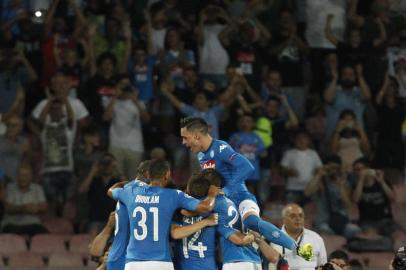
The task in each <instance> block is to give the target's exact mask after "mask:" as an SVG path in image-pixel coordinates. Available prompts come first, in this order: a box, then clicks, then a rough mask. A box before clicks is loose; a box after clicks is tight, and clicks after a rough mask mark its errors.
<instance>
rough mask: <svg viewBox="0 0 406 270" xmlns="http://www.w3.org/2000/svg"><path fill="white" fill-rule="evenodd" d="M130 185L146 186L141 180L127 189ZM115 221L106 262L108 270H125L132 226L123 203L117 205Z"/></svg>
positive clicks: (132, 182)
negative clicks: (112, 238)
mask: <svg viewBox="0 0 406 270" xmlns="http://www.w3.org/2000/svg"><path fill="white" fill-rule="evenodd" d="M130 185H136V186H143V185H146V184H145V183H143V182H141V181H139V180H134V181H131V182H130V183H128V184H127V185H126V187H127V186H130ZM115 221H116V224H115V226H114V240H113V243H112V244H111V247H110V250H109V255H108V257H107V261H106V263H107V270H123V269H124V266H125V253H126V249H127V245H128V240H129V236H130V226H129V220H128V211H127V207H126V206H125V205H124V204H123V203H121V202H117V205H116V211H115Z"/></svg>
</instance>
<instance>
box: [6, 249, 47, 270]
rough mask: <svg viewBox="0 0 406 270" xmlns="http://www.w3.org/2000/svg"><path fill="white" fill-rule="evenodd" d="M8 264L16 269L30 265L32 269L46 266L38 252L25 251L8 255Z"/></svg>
mask: <svg viewBox="0 0 406 270" xmlns="http://www.w3.org/2000/svg"><path fill="white" fill-rule="evenodd" d="M8 266H9V268H10V269H16V268H17V267H18V268H20V267H30V269H34V268H42V267H44V260H43V258H42V256H41V255H39V254H37V253H34V252H30V251H24V252H19V253H15V254H11V255H10V256H9V257H8Z"/></svg>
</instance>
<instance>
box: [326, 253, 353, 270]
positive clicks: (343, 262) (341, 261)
mask: <svg viewBox="0 0 406 270" xmlns="http://www.w3.org/2000/svg"><path fill="white" fill-rule="evenodd" d="M349 260H350V258H349V257H348V254H347V253H346V252H345V251H343V250H340V249H339V250H335V251H333V252H331V253H330V256H329V257H328V262H329V263H331V264H333V265H334V266H338V267H339V269H342V270H350V269H351V265H350V264H349Z"/></svg>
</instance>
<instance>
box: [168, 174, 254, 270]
mask: <svg viewBox="0 0 406 270" xmlns="http://www.w3.org/2000/svg"><path fill="white" fill-rule="evenodd" d="M212 184H213V183H212ZM209 186H210V181H209V180H208V179H206V178H204V176H203V177H202V175H201V174H198V175H194V176H192V177H191V178H190V179H189V182H188V186H187V193H188V194H189V195H190V196H193V197H195V198H201V199H203V198H205V197H206V196H207V192H208V189H209ZM217 186H220V185H217ZM219 198H221V196H220V195H219V196H217V199H216V203H215V206H214V211H215V212H217V211H219V212H220V213H217V214H216V215H217V216H218V220H219V225H218V226H217V227H205V228H204V229H202V230H199V231H196V232H195V233H194V234H193V235H192V234H191V236H190V237H187V238H183V239H182V241H178V242H177V245H176V255H177V263H178V266H179V269H180V270H200V269H206V270H217V265H216V232H219V231H222V232H223V231H224V232H225V233H224V234H227V236H228V238H229V240H230V241H232V242H233V243H235V244H237V245H248V244H251V243H252V241H254V236H253V235H245V234H243V233H241V232H239V231H236V230H234V229H232V228H230V227H229V222H226V219H227V217H226V216H227V215H228V213H227V210H228V208H225V207H222V206H220V204H219ZM220 201H222V199H220ZM236 213H237V212H236ZM201 221H204V216H202V215H198V216H194V217H185V218H184V219H183V221H182V222H181V226H187V225H189V224H193V223H195V222H201ZM173 226H177V225H173ZM189 226H191V225H189ZM219 227H221V228H219Z"/></svg>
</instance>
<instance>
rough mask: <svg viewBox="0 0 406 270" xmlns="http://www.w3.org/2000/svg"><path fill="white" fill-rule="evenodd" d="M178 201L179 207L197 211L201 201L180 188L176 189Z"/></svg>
mask: <svg viewBox="0 0 406 270" xmlns="http://www.w3.org/2000/svg"><path fill="white" fill-rule="evenodd" d="M176 201H177V205H178V208H182V209H186V210H189V211H195V210H196V208H197V206H198V205H199V203H200V201H199V200H198V199H195V198H193V197H191V196H189V195H187V194H186V193H184V192H182V191H180V190H176Z"/></svg>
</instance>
